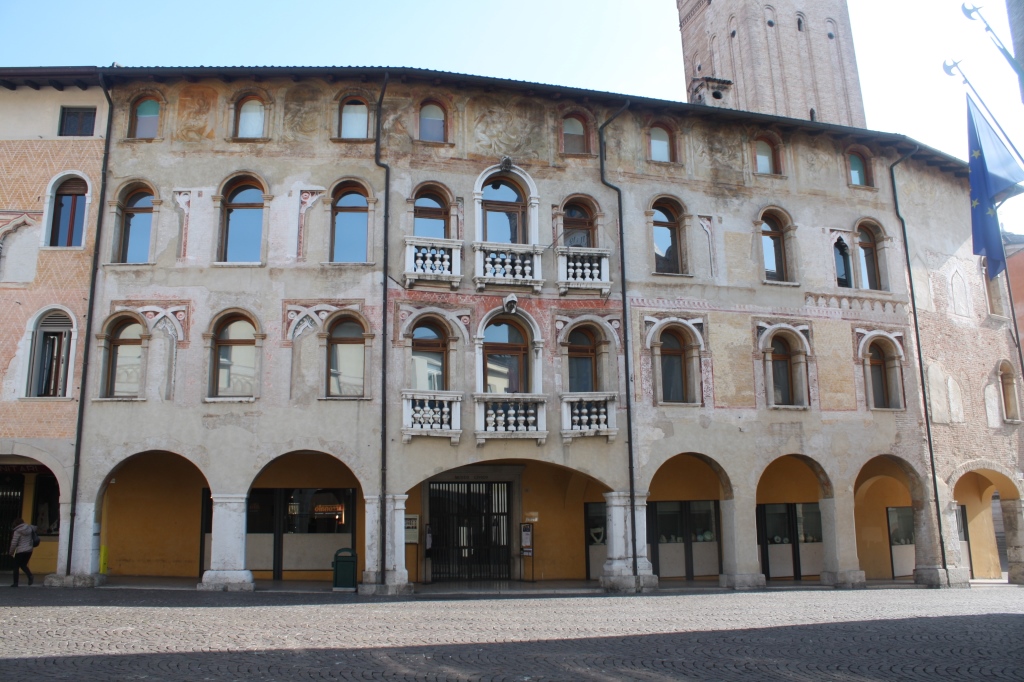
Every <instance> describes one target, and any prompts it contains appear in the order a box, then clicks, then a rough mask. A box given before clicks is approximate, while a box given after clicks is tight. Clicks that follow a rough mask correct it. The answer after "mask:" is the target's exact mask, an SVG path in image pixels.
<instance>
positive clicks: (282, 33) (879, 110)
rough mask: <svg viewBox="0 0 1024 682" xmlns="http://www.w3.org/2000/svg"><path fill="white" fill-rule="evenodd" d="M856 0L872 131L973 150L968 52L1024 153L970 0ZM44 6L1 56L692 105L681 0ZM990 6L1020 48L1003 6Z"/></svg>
mask: <svg viewBox="0 0 1024 682" xmlns="http://www.w3.org/2000/svg"><path fill="white" fill-rule="evenodd" d="M806 1H807V2H815V1H816V0H806ZM977 1H978V2H981V1H982V0H977ZM849 5H850V19H851V21H852V24H853V33H854V43H855V47H856V51H857V61H858V65H859V68H860V77H861V86H862V89H863V92H864V102H865V108H866V112H867V123H868V127H869V128H872V129H875V130H884V131H890V132H898V133H903V134H906V135H909V136H911V137H914V138H916V139H918V140H920V141H921V142H923V143H925V144H927V145H929V146H932V147H935V148H937V149H940V150H942V151H944V152H947V153H949V154H952V155H954V156H957V157H960V158H964V157H965V156H966V145H967V136H966V126H967V121H966V107H965V105H964V88H963V86H962V85H961V83H960V79H959V78H950V77H948V76H946V74H945V73H944V72H943V71H942V63H943V61H944V60H946V59H959V60H963V61H962V64H961V66H962V67H963V69H964V71H965V72H966V73H967V76H968V77H969V78H970V79H971V81H972V82H973V83H974V85H975V87H977V88H978V90H979V91H980V92H981V95H982V97H984V98H985V100H986V102H987V103H988V105H989V107H990V108H991V109H992V110H993V111H994V113H995V115H996V117H997V118H998V120H999V122H1000V123H1001V124H1002V126H1003V127H1004V128H1005V129H1006V130H1007V132H1008V133H1009V135H1010V137H1011V139H1012V140H1013V142H1014V144H1016V146H1017V148H1018V149H1024V117H1022V116H1021V114H1022V113H1024V105H1022V104H1021V97H1020V91H1019V89H1018V87H1017V81H1016V77H1015V75H1014V73H1013V71H1012V70H1011V69H1010V67H1009V66H1008V65H1007V64H1006V62H1005V61H1004V60H1003V57H1002V55H1000V54H999V53H998V52H997V51H996V49H995V47H994V46H993V45H992V44H991V42H990V40H989V38H988V36H987V35H986V34H985V31H984V28H983V26H982V24H981V22H980V21H968V20H967V19H966V18H965V17H964V15H963V13H962V12H961V11H960V5H961V0H849ZM45 7H46V16H45V18H42V17H40V4H39V3H38V2H30V1H29V0H0V27H3V32H4V39H3V40H2V41H0V65H3V66H53V65H81V64H88V65H104V66H105V65H109V64H110V63H112V62H114V61H116V62H118V63H120V64H123V65H125V66H193V65H201V64H205V65H216V66H232V65H249V66H255V65H275V66H282V65H298V66H317V65H358V66H411V67H420V68H427V69H438V70H444V71H457V72H461V73H470V74H478V75H482V76H496V77H502V78H513V79H517V80H527V81H538V82H544V83H555V84H559V85H566V86H576V87H583V88H590V89H594V90H605V91H609V92H621V93H627V94H632V95H643V96H648V97H659V98H663V99H676V100H682V99H685V77H684V73H685V72H684V69H683V56H682V49H681V46H680V36H679V17H678V16H677V14H676V8H675V0H516V2H514V3H503V5H500V6H499V5H497V4H495V3H493V2H480V1H479V0H433V1H431V0H375V1H374V2H366V0H306V1H305V2H302V3H289V2H272V1H270V0H248V1H247V2H242V1H240V0H178V1H177V2H173V3H162V2H151V3H144V2H138V0H97V1H96V2H94V3H93V4H92V5H91V6H90V8H89V9H86V8H85V6H83V5H82V4H81V2H80V0H75V1H74V2H71V1H70V0H47V1H46V2H45ZM982 12H983V13H984V14H985V17H986V18H987V19H988V21H989V23H991V24H992V26H993V28H995V30H996V32H997V33H998V34H999V36H1000V37H1001V38H1002V39H1003V41H1004V42H1005V43H1006V44H1007V45H1008V46H1009V45H1010V42H1011V41H1010V33H1009V28H1008V27H1007V23H1006V7H1005V2H1004V0H994V2H992V3H991V4H988V5H984V6H983V9H982ZM18 27H22V28H18ZM12 28H13V29H14V30H12ZM1011 49H1012V48H1011ZM1000 213H1001V218H1002V220H1003V222H1004V225H1005V227H1006V228H1007V229H1009V230H1010V231H1013V232H1020V233H1024V197H1017V198H1015V199H1012V200H1011V201H1010V202H1008V203H1007V204H1006V206H1004V208H1003V209H1002V211H1001V212H1000Z"/></svg>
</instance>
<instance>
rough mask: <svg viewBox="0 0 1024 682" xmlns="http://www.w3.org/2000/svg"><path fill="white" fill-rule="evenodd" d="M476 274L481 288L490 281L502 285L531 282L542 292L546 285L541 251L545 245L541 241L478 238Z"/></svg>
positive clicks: (531, 285)
mask: <svg viewBox="0 0 1024 682" xmlns="http://www.w3.org/2000/svg"><path fill="white" fill-rule="evenodd" d="M473 250H474V251H475V252H476V276H475V277H474V278H473V281H474V283H475V284H476V288H477V290H478V291H483V289H484V288H486V286H487V285H488V284H498V285H502V286H508V285H513V286H516V285H518V286H528V287H533V290H534V291H535V292H536V293H538V294H539V293H540V291H541V288H542V287H543V286H544V278H543V275H542V274H541V254H542V253H543V252H544V247H542V246H540V245H538V244H494V243H491V242H475V243H474V244H473Z"/></svg>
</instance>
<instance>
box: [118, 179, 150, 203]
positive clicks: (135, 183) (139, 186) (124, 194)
mask: <svg viewBox="0 0 1024 682" xmlns="http://www.w3.org/2000/svg"><path fill="white" fill-rule="evenodd" d="M138 190H146V191H147V192H149V193H150V194H152V195H153V199H155V200H157V201H160V190H158V189H157V187H156V185H154V184H153V183H152V182H150V181H149V180H146V179H145V178H140V177H135V178H131V179H129V180H125V181H124V182H122V183H121V184H119V185H118V186H117V190H115V192H114V196H115V197H116V201H117V203H118V204H122V203H124V201H125V200H126V199H127V198H128V197H129V196H130V195H132V194H134V193H135V192H137V191H138Z"/></svg>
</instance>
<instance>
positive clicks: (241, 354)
mask: <svg viewBox="0 0 1024 682" xmlns="http://www.w3.org/2000/svg"><path fill="white" fill-rule="evenodd" d="M213 358H214V368H213V377H212V382H211V383H212V386H211V387H210V394H211V395H212V396H213V397H217V398H225V397H231V398H248V397H253V396H255V395H256V328H255V327H254V326H253V324H252V322H250V321H249V320H248V319H246V318H244V317H242V316H240V315H233V316H230V317H228V318H227V319H226V320H224V321H223V322H221V323H220V324H219V325H218V326H217V331H216V333H215V334H214V344H213Z"/></svg>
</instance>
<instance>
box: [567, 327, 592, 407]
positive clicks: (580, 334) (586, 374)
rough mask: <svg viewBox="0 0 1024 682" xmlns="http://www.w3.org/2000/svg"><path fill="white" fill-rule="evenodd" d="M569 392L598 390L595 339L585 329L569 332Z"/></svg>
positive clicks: (590, 332) (589, 331)
mask: <svg viewBox="0 0 1024 682" xmlns="http://www.w3.org/2000/svg"><path fill="white" fill-rule="evenodd" d="M568 351H569V391H570V392H571V393H592V392H594V391H596V390H598V388H597V387H598V376H597V339H596V338H595V336H594V332H593V331H591V330H590V329H587V328H586V327H583V328H577V329H573V330H572V331H571V332H569V348H568Z"/></svg>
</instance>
